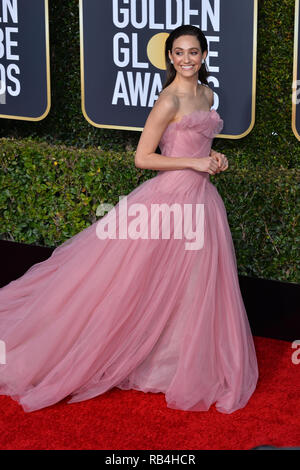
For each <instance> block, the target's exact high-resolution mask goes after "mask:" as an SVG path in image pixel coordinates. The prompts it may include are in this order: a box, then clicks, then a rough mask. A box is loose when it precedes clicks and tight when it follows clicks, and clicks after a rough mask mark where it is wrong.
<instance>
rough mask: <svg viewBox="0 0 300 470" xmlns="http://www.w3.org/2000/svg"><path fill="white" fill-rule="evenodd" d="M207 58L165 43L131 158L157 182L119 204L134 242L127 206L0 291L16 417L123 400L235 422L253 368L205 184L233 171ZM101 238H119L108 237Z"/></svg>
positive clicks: (227, 244) (213, 196)
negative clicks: (148, 400) (149, 397)
mask: <svg viewBox="0 0 300 470" xmlns="http://www.w3.org/2000/svg"><path fill="white" fill-rule="evenodd" d="M206 56H207V42H206V39H205V36H204V35H203V33H202V32H201V30H199V29H198V28H195V27H193V26H181V27H179V28H177V29H176V30H174V31H173V32H172V33H171V34H170V36H169V38H168V40H167V42H166V62H167V70H168V73H167V82H166V84H165V87H164V89H163V91H162V92H161V94H160V96H159V98H158V100H157V102H156V104H155V106H154V107H153V109H152V111H151V112H150V114H149V117H148V119H147V122H146V124H145V128H144V130H143V133H142V135H141V138H140V141H139V144H138V148H137V151H136V156H135V164H136V166H137V167H140V168H151V169H156V170H159V172H158V175H157V176H155V177H154V178H151V179H149V180H148V181H146V182H144V183H143V184H141V185H140V186H138V187H137V188H136V189H135V190H134V191H132V192H131V193H130V194H129V195H128V196H127V208H128V214H129V216H132V215H133V216H134V215H136V212H137V208H138V209H139V212H140V215H139V217H138V218H137V220H134V221H132V220H130V226H128V232H127V225H126V224H127V223H128V218H127V214H125V215H124V206H123V199H122V200H121V201H120V202H119V203H118V204H117V205H116V206H115V208H113V209H112V210H111V211H110V212H109V213H108V214H107V215H106V216H105V217H103V218H102V219H101V221H100V223H99V222H97V223H95V224H92V225H91V226H89V227H88V228H86V229H85V230H83V231H82V232H80V233H78V234H77V235H75V236H74V237H72V238H71V239H70V240H67V241H66V242H65V243H63V244H62V245H60V246H59V247H57V248H56V249H55V250H54V251H53V253H52V255H51V257H50V258H49V259H47V260H46V261H44V262H42V263H37V264H35V265H34V266H32V267H31V268H30V269H29V270H28V271H27V272H26V273H25V274H24V275H23V276H22V277H21V278H19V279H17V280H16V281H12V282H11V283H10V284H8V285H7V286H5V287H4V288H2V289H0V338H1V339H2V340H3V341H5V344H6V349H7V361H6V364H5V365H1V366H0V393H2V394H6V395H10V396H12V398H14V399H15V400H17V401H18V402H19V403H20V405H22V407H23V409H24V411H33V410H37V409H40V408H43V407H46V406H49V405H52V404H54V403H57V402H58V401H60V400H62V399H63V398H65V397H68V396H69V395H71V399H70V400H69V401H68V403H72V402H76V401H82V400H86V399H89V398H92V397H96V396H97V395H100V394H102V393H104V392H105V391H107V390H109V389H111V388H113V387H118V388H119V389H122V390H125V389H136V390H141V391H143V392H162V393H164V394H165V398H166V402H167V406H168V407H169V408H175V409H181V410H189V411H205V410H208V409H209V407H210V406H211V405H212V404H215V406H216V408H217V410H218V411H220V412H222V413H232V412H234V411H235V410H237V409H239V408H243V407H244V406H245V405H246V404H247V402H248V400H249V398H250V397H251V395H252V393H253V392H254V390H255V387H256V383H257V379H258V368H257V360H256V353H255V348H254V343H253V339H252V335H251V330H250V326H249V323H248V318H247V314H246V311H245V308H244V304H243V300H242V297H241V293H240V289H239V282H238V275H237V266H236V258H235V252H234V246H233V243H232V238H231V233H230V229H229V226H228V221H227V216H226V210H225V207H224V204H223V201H222V199H221V197H220V195H219V193H218V191H217V189H216V188H215V186H214V185H213V184H212V183H211V182H210V181H209V175H210V174H216V173H218V172H220V171H224V170H226V169H227V167H228V162H227V159H226V157H225V156H224V155H223V154H221V153H218V152H214V151H212V149H211V144H212V140H213V137H214V136H215V135H217V134H218V133H219V132H220V130H221V129H222V127H223V121H222V119H221V118H220V116H219V114H218V113H217V112H216V111H215V110H213V109H210V108H211V107H212V105H213V93H212V90H211V89H210V88H209V87H208V86H205V84H206V85H207V81H206V76H207V72H206V69H205V65H203V64H204V61H205V58H206ZM198 78H200V80H201V82H202V83H201V84H200V85H199V84H198ZM158 144H159V146H160V149H161V152H162V154H161V155H159V154H156V153H155V149H156V148H157V145H158ZM191 206H192V209H193V208H194V207H196V221H197V224H196V229H195V227H194V219H193V216H192V215H191V211H188V210H187V209H186V208H189V209H190V207H191ZM166 208H167V209H166ZM171 209H172V211H171ZM168 210H170V211H169V212H168ZM164 211H165V212H164ZM161 212H162V213H163V216H162V218H160V213H161ZM171 212H172V214H173V225H172V226H171V227H170V224H169V222H170V220H171V218H170V217H169V216H170V213H171ZM182 214H183V215H184V217H183V220H182V217H181V216H182ZM198 215H199V218H198ZM182 221H183V224H184V235H183V234H182V231H181V232H180V230H179V229H180V228H181V229H182ZM131 222H133V224H132V223H131ZM154 222H155V223H156V225H155V223H154ZM150 223H151V236H150V237H149V224H150ZM106 225H108V226H109V229H110V230H112V227H114V228H117V229H118V231H119V233H122V236H119V239H112V238H114V237H112V238H105V237H103V236H102V235H103V232H104V226H106ZM138 226H139V227H140V228H141V227H142V228H141V229H140V230H137V227H138ZM166 227H167V229H168V230H165V229H166ZM162 232H163V234H162V235H161V233H162ZM166 232H168V233H166ZM124 233H125V235H126V236H124ZM128 233H129V236H128ZM111 234H112V232H111V233H110V235H111ZM166 235H167V236H166ZM187 235H188V236H187ZM190 235H192V236H190ZM195 237H196V242H197V243H195V242H191V243H187V241H186V238H187V239H188V240H191V239H193V238H195Z"/></svg>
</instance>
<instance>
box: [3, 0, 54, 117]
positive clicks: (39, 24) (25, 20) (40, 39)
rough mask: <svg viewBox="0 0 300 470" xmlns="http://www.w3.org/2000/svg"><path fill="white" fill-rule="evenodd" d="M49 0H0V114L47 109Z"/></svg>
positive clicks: (42, 112)
mask: <svg viewBox="0 0 300 470" xmlns="http://www.w3.org/2000/svg"><path fill="white" fill-rule="evenodd" d="M50 101H51V93H50V58H49V25H48V0H0V118H4V119H23V120H27V121H40V120H41V119H44V118H45V117H46V116H47V114H48V113H49V110H50V105H51V103H50Z"/></svg>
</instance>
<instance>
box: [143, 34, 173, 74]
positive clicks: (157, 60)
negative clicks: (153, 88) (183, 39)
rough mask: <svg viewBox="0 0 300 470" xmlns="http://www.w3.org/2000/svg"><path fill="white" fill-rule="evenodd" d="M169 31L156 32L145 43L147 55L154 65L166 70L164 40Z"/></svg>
mask: <svg viewBox="0 0 300 470" xmlns="http://www.w3.org/2000/svg"><path fill="white" fill-rule="evenodd" d="M168 36H169V33H158V34H155V35H154V36H152V38H151V39H150V41H149V42H148V45H147V56H148V59H149V60H150V62H151V64H152V65H154V67H156V68H158V69H161V70H166V61H165V42H166V40H167V38H168Z"/></svg>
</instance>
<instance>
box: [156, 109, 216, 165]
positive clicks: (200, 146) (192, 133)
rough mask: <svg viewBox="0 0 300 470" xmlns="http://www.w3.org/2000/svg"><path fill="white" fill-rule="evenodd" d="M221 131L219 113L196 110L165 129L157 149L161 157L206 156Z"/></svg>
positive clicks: (212, 110)
mask: <svg viewBox="0 0 300 470" xmlns="http://www.w3.org/2000/svg"><path fill="white" fill-rule="evenodd" d="M222 129H223V119H221V117H220V115H219V113H218V112H217V111H216V110H214V109H211V110H210V111H203V110H196V111H193V112H192V113H189V114H186V115H184V116H183V117H182V118H181V119H180V121H176V122H172V123H170V124H169V125H168V126H167V128H166V129H165V131H164V133H163V135H162V137H161V140H160V143H159V147H160V150H161V153H162V155H166V156H170V157H201V156H203V157H205V156H208V154H209V152H210V148H211V144H212V140H213V138H214V137H215V136H216V135H217V134H219V133H220V131H221V130H222Z"/></svg>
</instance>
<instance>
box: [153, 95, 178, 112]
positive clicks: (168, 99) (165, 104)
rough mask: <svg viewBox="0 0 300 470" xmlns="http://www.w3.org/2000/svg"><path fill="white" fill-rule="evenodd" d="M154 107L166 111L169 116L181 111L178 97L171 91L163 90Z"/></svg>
mask: <svg viewBox="0 0 300 470" xmlns="http://www.w3.org/2000/svg"><path fill="white" fill-rule="evenodd" d="M154 106H155V107H157V108H158V107H159V108H160V110H161V111H165V112H166V113H167V114H169V113H174V114H175V113H176V112H177V111H178V109H179V99H178V96H177V95H176V94H175V93H174V92H172V91H171V90H168V89H165V90H162V92H161V93H160V95H159V97H158V99H157V100H156V103H155V105H154Z"/></svg>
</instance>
